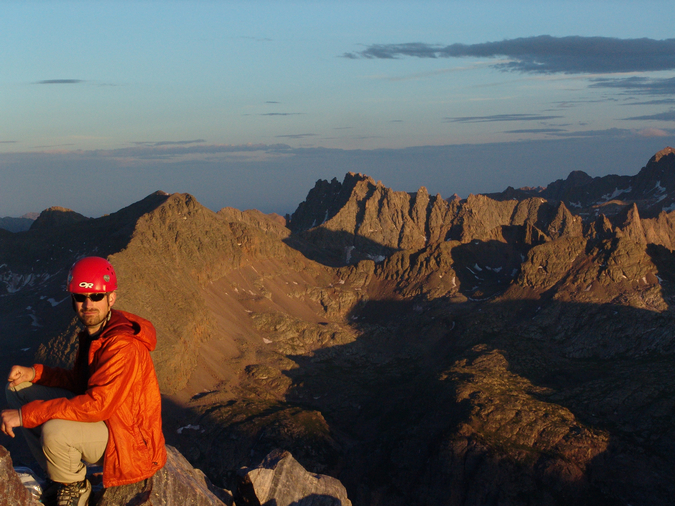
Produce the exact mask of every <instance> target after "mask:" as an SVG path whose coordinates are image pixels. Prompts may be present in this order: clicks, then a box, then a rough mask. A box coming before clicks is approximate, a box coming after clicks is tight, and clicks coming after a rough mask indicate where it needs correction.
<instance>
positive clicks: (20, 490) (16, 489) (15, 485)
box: [0, 446, 40, 506]
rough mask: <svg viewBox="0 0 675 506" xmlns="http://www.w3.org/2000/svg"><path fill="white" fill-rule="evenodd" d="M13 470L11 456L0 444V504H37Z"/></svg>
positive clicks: (3, 505)
mask: <svg viewBox="0 0 675 506" xmlns="http://www.w3.org/2000/svg"><path fill="white" fill-rule="evenodd" d="M39 504H40V503H39V502H38V501H37V500H36V499H35V498H34V497H33V495H32V494H31V493H30V492H29V491H28V489H27V488H26V487H24V486H23V483H21V480H20V479H19V476H18V475H17V474H16V472H15V471H14V466H13V465H12V457H10V454H9V452H8V451H7V449H6V448H5V447H4V446H0V506H39Z"/></svg>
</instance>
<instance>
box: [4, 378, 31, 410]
mask: <svg viewBox="0 0 675 506" xmlns="http://www.w3.org/2000/svg"><path fill="white" fill-rule="evenodd" d="M32 385H33V384H32V383H31V382H29V381H25V382H23V383H19V384H18V385H16V386H15V387H13V386H10V384H9V383H7V384H6V385H5V397H6V398H7V405H8V406H9V407H10V408H12V409H19V408H21V406H23V405H24V404H25V403H26V402H25V399H24V396H23V395H22V393H21V390H23V389H24V388H28V387H30V386H32Z"/></svg>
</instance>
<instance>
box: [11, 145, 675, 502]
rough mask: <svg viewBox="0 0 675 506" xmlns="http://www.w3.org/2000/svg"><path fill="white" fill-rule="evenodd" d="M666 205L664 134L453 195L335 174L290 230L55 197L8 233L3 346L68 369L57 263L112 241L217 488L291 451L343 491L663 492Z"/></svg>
mask: <svg viewBox="0 0 675 506" xmlns="http://www.w3.org/2000/svg"><path fill="white" fill-rule="evenodd" d="M673 203H675V152H674V151H673V150H672V149H671V148H667V149H665V150H663V151H661V152H659V153H658V154H657V155H655V156H654V157H653V158H652V159H650V160H649V162H648V163H647V165H646V166H645V167H644V168H643V169H642V170H640V171H639V173H638V174H637V175H636V176H604V177H601V178H591V177H590V176H588V175H586V174H584V173H582V172H579V171H577V172H573V173H572V174H570V176H569V177H568V178H567V179H566V180H564V181H558V182H554V183H552V184H551V185H549V186H548V187H547V188H545V189H542V188H536V189H533V188H521V189H518V190H516V189H512V188H510V189H507V190H506V191H505V192H502V193H501V194H494V195H471V196H469V197H468V198H467V199H458V198H451V199H449V200H445V199H443V198H442V197H441V196H440V195H436V196H432V195H429V193H428V191H427V190H426V189H424V188H421V189H420V190H418V191H417V192H414V193H406V192H395V191H393V190H391V189H389V188H387V187H386V186H384V185H383V184H382V183H381V182H376V181H374V180H373V179H372V178H369V177H368V176H365V175H361V174H354V173H349V174H347V175H346V176H345V178H344V180H343V181H342V182H339V181H338V180H337V179H333V180H332V181H330V182H328V181H318V182H317V183H316V185H315V186H314V188H313V189H311V190H310V191H309V193H308V196H307V199H306V200H305V201H304V202H303V203H301V204H300V205H299V206H298V208H297V210H296V211H295V213H293V214H292V215H291V216H290V218H289V220H288V222H287V223H286V222H285V220H283V219H282V218H281V217H279V216H276V215H264V214H262V213H259V212H257V211H245V212H241V211H238V210H236V209H231V208H225V209H223V210H221V211H219V212H218V213H214V212H212V211H210V210H208V209H206V208H204V207H203V206H202V205H201V204H199V202H197V201H196V200H195V199H194V197H192V196H191V195H188V194H173V195H167V194H163V193H161V192H158V193H155V194H153V195H150V196H148V197H147V198H146V199H144V200H142V201H140V202H138V203H135V204H132V205H131V206H129V207H127V208H125V209H122V210H120V211H118V212H117V213H113V214H111V215H109V216H105V217H102V218H97V219H80V218H79V217H76V216H75V215H69V214H68V213H71V211H67V210H61V209H57V210H55V209H52V210H48V211H49V213H48V214H47V215H45V216H44V219H42V220H41V219H38V220H37V221H42V222H43V223H45V226H39V225H37V224H36V225H35V226H33V227H31V230H28V231H26V232H20V233H15V234H11V233H9V232H7V233H6V234H2V235H0V281H2V283H0V328H1V329H2V332H1V333H0V341H1V342H0V346H2V349H3V351H5V352H6V353H4V354H3V357H2V359H1V360H2V361H3V362H4V366H9V365H10V364H11V363H25V364H30V363H31V361H33V360H43V361H51V362H52V363H62V364H67V363H68V362H69V360H72V357H73V354H74V349H73V346H74V343H73V336H74V332H75V330H76V324H75V323H76V322H74V321H73V319H72V312H71V310H70V308H69V304H68V298H67V296H65V294H64V292H63V285H64V280H65V270H66V268H67V266H68V265H70V263H72V261H74V260H75V259H76V258H79V257H81V256H84V255H88V254H97V255H102V256H107V257H108V258H109V259H110V260H111V262H112V263H113V264H114V265H115V268H116V269H117V271H118V275H119V277H120V280H121V286H120V294H119V295H120V296H119V304H120V307H121V308H122V309H126V310H129V311H132V312H136V313H138V314H140V315H141V316H144V317H146V318H149V319H150V320H152V321H153V322H154V323H155V325H156V326H157V329H158V335H159V344H158V349H157V351H156V352H154V356H153V359H154V361H155V364H156V367H157V372H158V376H159V379H160V384H161V388H162V392H163V393H164V400H165V403H164V417H165V420H164V426H165V435H166V436H167V440H168V442H169V443H170V444H171V445H173V446H175V447H176V448H178V449H179V450H180V451H181V452H182V453H183V454H184V455H185V457H186V458H187V459H188V460H189V461H190V463H191V464H192V465H194V466H197V467H198V468H200V469H202V470H203V471H204V472H205V473H206V475H207V476H208V477H209V479H210V481H211V482H213V483H214V484H215V485H216V486H217V487H222V488H225V489H228V490H234V489H235V488H236V487H235V484H236V482H237V480H238V479H239V478H240V474H238V473H239V470H240V469H242V468H255V467H256V466H259V465H263V464H264V462H266V460H265V459H266V458H268V460H269V455H270V452H273V450H275V449H281V451H282V453H279V454H277V455H283V450H287V451H290V452H291V453H292V455H293V457H294V459H296V460H297V462H298V463H299V464H300V465H301V466H303V467H304V468H306V469H307V470H308V471H309V472H310V473H319V474H322V475H326V476H332V477H335V478H338V479H339V480H340V481H341V482H342V484H344V486H345V487H346V490H347V494H348V497H349V500H350V501H351V502H352V503H353V504H355V505H372V506H376V505H385V504H386V505H394V506H395V505H403V504H406V505H410V504H412V505H415V504H419V505H448V504H449V505H482V504H503V505H526V504H538V505H539V504H543V505H549V504H550V505H563V504H579V505H591V504H592V505H596V504H600V505H615V504H616V505H618V504H632V505H648V504H649V505H661V504H663V505H666V504H671V503H672V497H673V494H674V493H675V485H674V484H673V483H674V482H673V480H672V475H673V472H674V471H675V457H674V455H675V452H674V451H673V449H675V430H674V429H673V427H674V426H673V424H672V416H673V410H674V409H675V393H674V392H675V376H673V374H672V371H673V366H675V357H674V353H675V338H674V337H673V332H672V328H673V323H675V321H674V317H675V313H674V312H673V309H672V308H673V301H674V300H675V299H674V297H675V288H674V287H675V257H674V256H673V250H674V249H675V214H674V213H675V211H674V210H673V209H675V207H672V208H671V206H672V205H673ZM62 213H65V215H62ZM66 215H67V216H66ZM56 216H65V219H61V218H58V219H52V218H55V217H56ZM41 218H42V216H41ZM48 218H49V220H48ZM71 218H72V219H71ZM36 223H37V222H36ZM64 329H66V330H65V331H64ZM4 443H5V442H4V441H3V444H4ZM8 446H9V442H8ZM10 449H11V450H12V452H13V454H15V453H16V454H17V455H19V456H20V455H21V453H20V452H21V449H20V448H10ZM272 460H274V459H272ZM294 465H295V464H292V463H291V464H289V466H290V467H289V469H290V468H292V467H293V466H294ZM258 474H260V475H261V476H262V475H265V476H267V474H266V471H265V472H262V471H261V472H260V473H258ZM235 500H236V498H235ZM331 504H333V503H331Z"/></svg>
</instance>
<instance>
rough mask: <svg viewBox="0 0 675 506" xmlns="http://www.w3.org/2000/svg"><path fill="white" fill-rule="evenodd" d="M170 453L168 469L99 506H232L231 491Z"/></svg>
mask: <svg viewBox="0 0 675 506" xmlns="http://www.w3.org/2000/svg"><path fill="white" fill-rule="evenodd" d="M166 450H167V454H168V460H167V462H166V465H165V466H164V467H163V468H162V469H160V470H159V471H158V472H157V473H156V474H155V475H154V476H153V477H152V478H150V479H148V480H144V481H141V482H139V483H133V484H131V485H124V486H121V487H111V488H108V489H105V490H104V491H103V492H102V493H101V494H100V495H99V497H97V501H96V506H131V505H133V506H143V505H147V506H150V505H153V504H154V505H157V504H161V505H163V506H184V505H186V504H189V505H191V506H220V505H228V506H231V505H232V495H231V494H230V493H229V492H228V491H227V490H224V489H220V488H218V487H215V486H214V485H213V484H211V482H210V481H209V479H208V478H206V476H204V473H202V472H201V471H200V470H199V469H194V468H193V467H192V466H191V465H190V464H189V463H188V461H187V460H186V459H185V457H183V456H182V455H181V454H180V452H179V451H178V450H176V449H175V448H173V447H172V446H167V447H166ZM0 504H3V503H1V502H0ZM17 504H19V503H17Z"/></svg>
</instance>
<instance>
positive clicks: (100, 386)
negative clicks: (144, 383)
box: [21, 335, 147, 428]
mask: <svg viewBox="0 0 675 506" xmlns="http://www.w3.org/2000/svg"><path fill="white" fill-rule="evenodd" d="M141 348H143V349H141ZM144 352H146V353H147V350H145V348H144V347H143V345H142V344H141V343H139V342H137V341H136V340H135V339H134V338H133V337H132V336H128V335H118V336H115V337H111V338H110V340H109V341H108V342H107V343H106V344H105V345H104V347H103V348H102V349H101V350H100V358H99V359H98V361H97V362H98V363H97V368H96V370H95V371H94V372H93V374H92V375H91V377H90V378H89V383H88V387H87V391H86V392H85V393H84V394H83V395H77V396H75V397H73V398H72V399H65V398H59V399H52V400H48V401H33V402H30V403H28V404H26V405H24V406H23V407H22V408H21V416H22V420H23V426H24V427H27V428H32V427H37V426H38V425H42V424H43V423H45V422H46V421H48V420H51V419H53V418H60V419H63V420H74V421H78V422H100V421H104V420H107V419H109V418H110V416H111V414H113V413H115V411H116V410H117V409H118V408H119V407H120V406H121V405H122V403H123V402H124V400H125V399H126V397H127V395H129V392H130V390H131V388H132V385H133V379H134V378H136V379H138V378H139V374H140V372H139V371H140V364H141V354H142V353H144Z"/></svg>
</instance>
